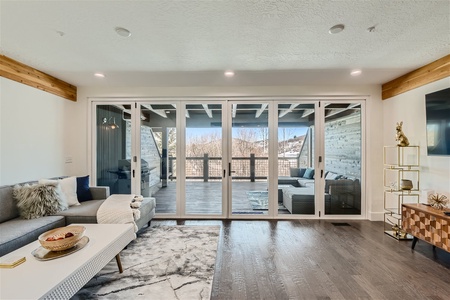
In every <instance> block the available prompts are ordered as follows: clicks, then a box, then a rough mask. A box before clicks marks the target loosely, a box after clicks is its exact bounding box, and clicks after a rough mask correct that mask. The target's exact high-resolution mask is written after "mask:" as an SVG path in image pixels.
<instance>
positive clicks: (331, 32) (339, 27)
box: [328, 24, 345, 34]
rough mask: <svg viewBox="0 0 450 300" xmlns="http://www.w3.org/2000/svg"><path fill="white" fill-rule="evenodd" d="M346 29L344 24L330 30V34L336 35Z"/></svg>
mask: <svg viewBox="0 0 450 300" xmlns="http://www.w3.org/2000/svg"><path fill="white" fill-rule="evenodd" d="M344 28H345V26H344V24H337V25H334V26H333V27H331V28H330V30H328V32H329V33H330V34H336V33H339V32H341V31H342V30H344Z"/></svg>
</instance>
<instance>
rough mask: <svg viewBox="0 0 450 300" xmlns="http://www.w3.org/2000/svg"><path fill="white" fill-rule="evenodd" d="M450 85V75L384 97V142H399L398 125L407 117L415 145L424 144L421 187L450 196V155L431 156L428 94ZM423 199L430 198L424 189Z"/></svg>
mask: <svg viewBox="0 0 450 300" xmlns="http://www.w3.org/2000/svg"><path fill="white" fill-rule="evenodd" d="M448 87H450V77H447V78H444V79H441V80H439V81H436V82H433V83H430V84H427V85H425V86H422V87H419V88H416V89H414V90H411V91H408V92H406V93H403V94H401V95H398V96H395V97H392V98H390V99H387V100H385V101H383V111H384V115H383V125H384V126H383V132H384V140H383V141H384V142H383V143H384V145H396V141H395V133H396V131H395V125H396V123H397V122H400V121H403V132H404V133H405V135H406V136H407V137H408V139H409V142H410V144H411V145H419V146H420V165H421V166H420V171H421V172H420V189H421V190H432V191H434V192H435V193H440V194H445V195H447V197H450V156H427V139H426V138H427V134H426V115H425V94H428V93H432V92H435V91H439V90H442V89H445V88H448ZM421 202H426V196H425V195H424V193H422V197H421Z"/></svg>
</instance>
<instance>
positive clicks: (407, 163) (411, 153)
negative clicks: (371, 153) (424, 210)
mask: <svg viewBox="0 0 450 300" xmlns="http://www.w3.org/2000/svg"><path fill="white" fill-rule="evenodd" d="M419 158H420V148H419V146H407V147H399V146H385V147H384V151H383V163H384V174H383V175H384V176H383V184H384V211H385V212H384V233H386V234H388V235H389V236H391V237H393V238H395V239H397V240H409V239H412V238H413V237H412V236H410V235H408V234H406V232H405V231H404V230H403V229H402V204H403V203H419V197H420V194H419V188H420V170H419V167H420V161H419ZM402 179H407V180H410V181H411V182H412V185H413V186H412V189H410V190H403V189H402V188H401V180H402Z"/></svg>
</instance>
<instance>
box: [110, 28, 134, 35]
mask: <svg viewBox="0 0 450 300" xmlns="http://www.w3.org/2000/svg"><path fill="white" fill-rule="evenodd" d="M114 30H115V31H116V32H117V34H118V35H120V36H123V37H129V36H131V32H130V31H129V30H128V29H126V28H123V27H116V28H114Z"/></svg>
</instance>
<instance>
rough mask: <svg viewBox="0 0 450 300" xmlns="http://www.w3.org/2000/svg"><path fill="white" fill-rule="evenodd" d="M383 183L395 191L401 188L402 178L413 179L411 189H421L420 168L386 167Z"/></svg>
mask: <svg viewBox="0 0 450 300" xmlns="http://www.w3.org/2000/svg"><path fill="white" fill-rule="evenodd" d="M383 175H384V176H383V178H384V180H383V185H384V187H385V188H386V189H390V190H393V191H402V190H400V182H401V180H402V179H408V180H411V182H412V185H413V189H412V190H411V191H418V190H419V175H420V170H416V169H414V170H412V169H407V170H405V169H402V168H385V169H384V174H383ZM403 191H405V190H403Z"/></svg>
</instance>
